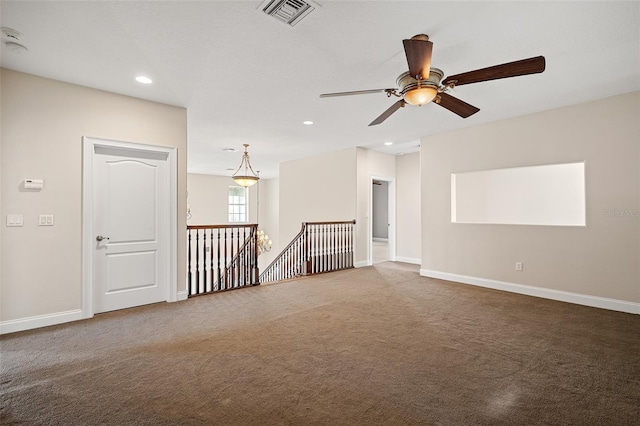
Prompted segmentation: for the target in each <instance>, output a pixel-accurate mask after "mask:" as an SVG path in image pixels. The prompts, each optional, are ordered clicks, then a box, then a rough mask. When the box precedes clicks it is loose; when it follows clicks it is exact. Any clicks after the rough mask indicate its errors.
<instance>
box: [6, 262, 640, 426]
mask: <svg viewBox="0 0 640 426" xmlns="http://www.w3.org/2000/svg"><path fill="white" fill-rule="evenodd" d="M0 351H1V353H2V360H1V363H2V364H1V365H2V378H1V380H0V401H1V403H2V404H1V411H0V423H1V424H3V425H18V424H19V425H418V424H420V425H537V424H540V425H638V419H639V418H640V404H639V402H640V355H639V354H640V317H639V316H637V315H630V314H623V313H618V312H611V311H605V310H600V309H594V308H588V307H584V306H578V305H571V304H565V303H560V302H554V301H549V300H544V299H537V298H532V297H527V296H521V295H515V294H509V293H503V292H498V291H493V290H488V289H482V288H475V287H471V286H466V285H462V284H454V283H448V282H444V281H438V280H432V279H427V278H423V277H420V276H419V275H418V268H417V267H416V266H412V265H406V264H399V263H391V262H386V263H382V264H378V265H375V266H374V267H368V268H361V269H351V270H346V271H341V272H334V273H329V274H324V275H320V276H315V277H309V278H304V279H301V280H296V281H290V282H285V283H279V284H270V285H264V286H259V287H252V288H248V289H242V290H236V291H232V292H227V293H223V294H218V295H212V296H203V297H198V298H194V299H191V300H187V301H184V302H179V303H173V304H157V305H151V306H146V307H141V308H134V309H129V310H125V311H119V312H112V313H107V314H101V315H97V316H96V317H95V318H93V319H91V320H86V321H80V322H76V323H71V324H65V325H60V326H55V327H49V328H46V329H40V330H33V331H29V332H23V333H15V334H10V335H5V336H2V337H0Z"/></svg>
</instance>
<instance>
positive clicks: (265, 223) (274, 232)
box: [258, 179, 283, 271]
mask: <svg viewBox="0 0 640 426" xmlns="http://www.w3.org/2000/svg"><path fill="white" fill-rule="evenodd" d="M259 185H260V223H259V225H260V229H262V230H263V231H264V232H265V233H266V234H267V235H268V236H269V238H270V239H271V241H272V242H273V245H272V246H271V251H270V252H266V253H262V254H261V255H260V257H259V258H258V267H259V268H260V271H263V270H264V268H266V267H267V266H269V264H270V263H271V261H272V260H273V259H274V258H275V257H276V256H277V255H278V254H279V253H280V251H281V250H282V248H283V247H282V246H281V245H280V220H279V213H278V212H279V209H280V180H279V179H261V180H260V183H259Z"/></svg>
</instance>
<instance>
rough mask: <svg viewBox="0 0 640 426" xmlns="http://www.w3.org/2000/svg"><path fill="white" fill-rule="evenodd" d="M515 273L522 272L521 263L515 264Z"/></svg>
mask: <svg viewBox="0 0 640 426" xmlns="http://www.w3.org/2000/svg"><path fill="white" fill-rule="evenodd" d="M516 271H522V262H516Z"/></svg>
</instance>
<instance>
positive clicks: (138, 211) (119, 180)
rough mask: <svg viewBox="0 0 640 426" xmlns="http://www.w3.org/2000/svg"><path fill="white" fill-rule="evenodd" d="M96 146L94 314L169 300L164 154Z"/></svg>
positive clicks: (167, 205) (166, 194)
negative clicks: (100, 239) (99, 237)
mask: <svg viewBox="0 0 640 426" xmlns="http://www.w3.org/2000/svg"><path fill="white" fill-rule="evenodd" d="M145 154H146V153H142V154H141V153H132V152H130V151H127V150H122V149H118V148H96V152H95V156H94V164H93V171H94V179H93V181H94V185H95V186H94V222H93V223H94V226H93V230H94V234H95V235H96V237H97V236H98V235H99V236H102V237H105V239H103V240H102V241H96V245H95V252H94V257H93V258H94V264H93V271H94V276H93V282H94V285H93V289H94V291H93V303H94V312H96V313H98V312H106V311H111V310H116V309H123V308H128V307H132V306H139V305H144V304H148V303H154V302H160V301H164V300H167V298H168V288H169V259H168V256H169V253H168V250H167V249H166V247H167V244H166V241H167V238H168V232H167V228H168V224H169V202H168V201H169V200H168V193H169V173H168V164H167V163H168V162H167V157H166V156H158V155H157V154H154V153H149V154H146V155H145Z"/></svg>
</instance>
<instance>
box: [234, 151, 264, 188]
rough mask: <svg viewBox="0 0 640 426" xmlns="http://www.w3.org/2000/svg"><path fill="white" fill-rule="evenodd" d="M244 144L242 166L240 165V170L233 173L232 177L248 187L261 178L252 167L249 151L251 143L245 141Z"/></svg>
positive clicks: (236, 181) (239, 183)
mask: <svg viewBox="0 0 640 426" xmlns="http://www.w3.org/2000/svg"><path fill="white" fill-rule="evenodd" d="M243 146H244V155H243V156H242V161H241V162H240V167H238V170H236V172H235V173H234V174H233V176H231V178H232V179H233V180H234V182H235V183H237V184H238V185H240V186H244V187H247V186H252V185H255V184H256V183H258V179H260V178H259V177H258V175H257V174H256V172H254V171H253V168H252V167H251V162H250V161H249V152H248V151H247V148H248V147H249V144H246V143H245V144H243Z"/></svg>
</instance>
